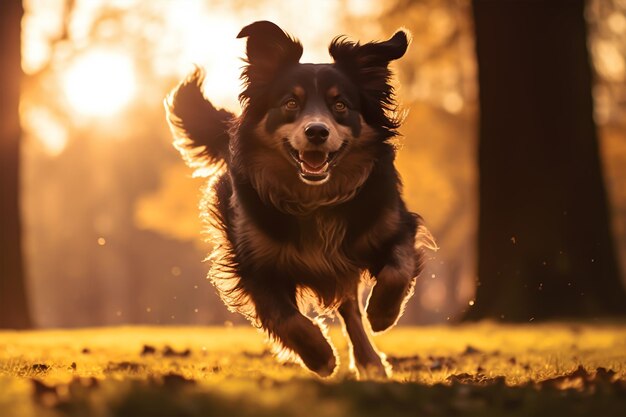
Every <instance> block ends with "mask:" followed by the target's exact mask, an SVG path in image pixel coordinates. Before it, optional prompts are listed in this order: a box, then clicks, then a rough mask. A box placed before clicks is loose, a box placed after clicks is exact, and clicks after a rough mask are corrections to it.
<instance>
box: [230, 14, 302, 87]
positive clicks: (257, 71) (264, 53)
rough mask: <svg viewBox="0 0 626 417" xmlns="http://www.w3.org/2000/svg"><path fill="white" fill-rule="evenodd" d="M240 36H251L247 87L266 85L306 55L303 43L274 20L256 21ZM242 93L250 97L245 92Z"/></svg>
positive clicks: (246, 71)
mask: <svg viewBox="0 0 626 417" xmlns="http://www.w3.org/2000/svg"><path fill="white" fill-rule="evenodd" d="M237 38H248V41H247V44H246V55H247V59H246V61H247V62H248V65H247V66H246V67H245V68H244V70H243V73H242V78H243V79H244V81H245V82H246V84H247V87H248V88H247V89H246V90H250V89H251V87H253V88H252V89H256V88H262V87H264V86H266V85H267V84H269V83H270V82H271V81H273V80H274V79H275V78H276V77H277V76H278V75H279V74H280V71H281V70H282V69H284V68H287V67H289V66H291V65H294V64H297V63H298V62H299V61H300V57H301V56H302V44H301V43H300V42H299V41H298V40H297V39H295V38H292V37H291V36H289V35H288V34H287V33H285V32H284V31H283V30H282V29H281V28H279V27H278V26H276V25H275V24H274V23H272V22H268V21H259V22H254V23H252V24H250V25H248V26H246V27H244V28H243V29H241V32H239V35H237ZM248 93H250V91H248ZM242 95H243V96H244V98H245V97H249V95H247V94H246V92H245V91H244V93H243V94H242Z"/></svg>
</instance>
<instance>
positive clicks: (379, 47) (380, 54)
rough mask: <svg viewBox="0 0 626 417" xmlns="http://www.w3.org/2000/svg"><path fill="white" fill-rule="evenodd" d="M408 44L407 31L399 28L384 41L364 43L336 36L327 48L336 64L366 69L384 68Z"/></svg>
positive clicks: (401, 53) (350, 68)
mask: <svg viewBox="0 0 626 417" xmlns="http://www.w3.org/2000/svg"><path fill="white" fill-rule="evenodd" d="M408 46H409V37H408V35H407V32H405V31H404V30H399V31H398V32H396V33H395V34H394V35H393V36H392V37H391V38H389V39H388V40H386V41H384V42H369V43H366V44H365V45H361V44H360V43H358V42H356V43H355V42H350V41H348V40H346V38H345V37H337V38H335V39H333V41H332V43H331V44H330V47H329V48H328V50H329V52H330V55H331V56H332V57H333V59H334V60H335V63H336V64H337V65H338V66H340V67H343V68H344V69H347V70H352V71H359V70H361V71H368V69H374V68H376V67H383V68H386V67H387V65H389V63H390V62H391V61H393V60H396V59H398V58H401V57H402V56H403V55H404V53H405V52H406V50H407V48H408Z"/></svg>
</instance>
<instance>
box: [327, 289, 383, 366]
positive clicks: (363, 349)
mask: <svg viewBox="0 0 626 417" xmlns="http://www.w3.org/2000/svg"><path fill="white" fill-rule="evenodd" d="M337 311H338V312H339V315H340V316H341V319H342V320H343V325H344V329H345V331H346V333H347V334H348V337H349V338H350V345H351V354H352V360H353V362H354V365H355V366H356V369H357V372H358V376H359V378H360V379H364V378H374V379H379V378H386V377H387V376H388V375H387V369H386V367H385V364H384V363H383V361H382V359H381V357H380V356H379V354H378V353H377V352H376V350H375V349H374V347H373V346H372V343H371V342H370V340H369V338H368V337H367V333H365V329H364V328H363V318H362V316H361V307H360V304H359V299H358V290H357V288H355V289H354V291H352V293H351V294H350V295H349V296H348V297H347V298H346V299H344V300H343V301H342V302H341V304H340V305H339V308H338V309H337Z"/></svg>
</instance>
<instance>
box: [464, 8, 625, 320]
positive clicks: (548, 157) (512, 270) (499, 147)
mask: <svg viewBox="0 0 626 417" xmlns="http://www.w3.org/2000/svg"><path fill="white" fill-rule="evenodd" d="M473 9H474V20H475V32H476V52H477V59H478V80H479V85H480V143H479V174H480V186H479V187H480V197H479V199H480V214H479V226H478V227H479V242H478V252H479V253H478V279H479V282H478V287H477V292H476V300H475V304H474V307H473V308H472V309H471V310H470V311H469V312H468V315H467V316H466V318H468V319H481V318H497V319H504V320H510V321H528V320H532V319H548V318H557V317H597V316H606V315H622V314H624V313H626V293H625V292H624V288H623V285H622V282H621V279H620V275H619V271H618V267H617V262H616V259H615V254H614V248H613V242H612V236H611V231H610V227H609V224H610V222H609V215H608V209H607V197H606V192H605V188H604V182H603V178H602V169H601V166H600V160H599V153H598V140H597V136H596V128H595V125H594V121H593V102H592V96H591V68H590V63H589V55H588V52H587V46H586V42H587V34H586V24H585V20H584V1H583V0H545V1H489V0H475V1H474V3H473Z"/></svg>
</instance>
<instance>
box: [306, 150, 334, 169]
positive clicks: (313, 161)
mask: <svg viewBox="0 0 626 417" xmlns="http://www.w3.org/2000/svg"><path fill="white" fill-rule="evenodd" d="M300 159H301V160H302V162H304V163H305V164H307V165H308V166H310V167H311V168H320V167H321V166H322V165H324V163H325V162H326V160H327V159H328V154H327V153H326V152H321V151H304V152H301V153H300Z"/></svg>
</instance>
